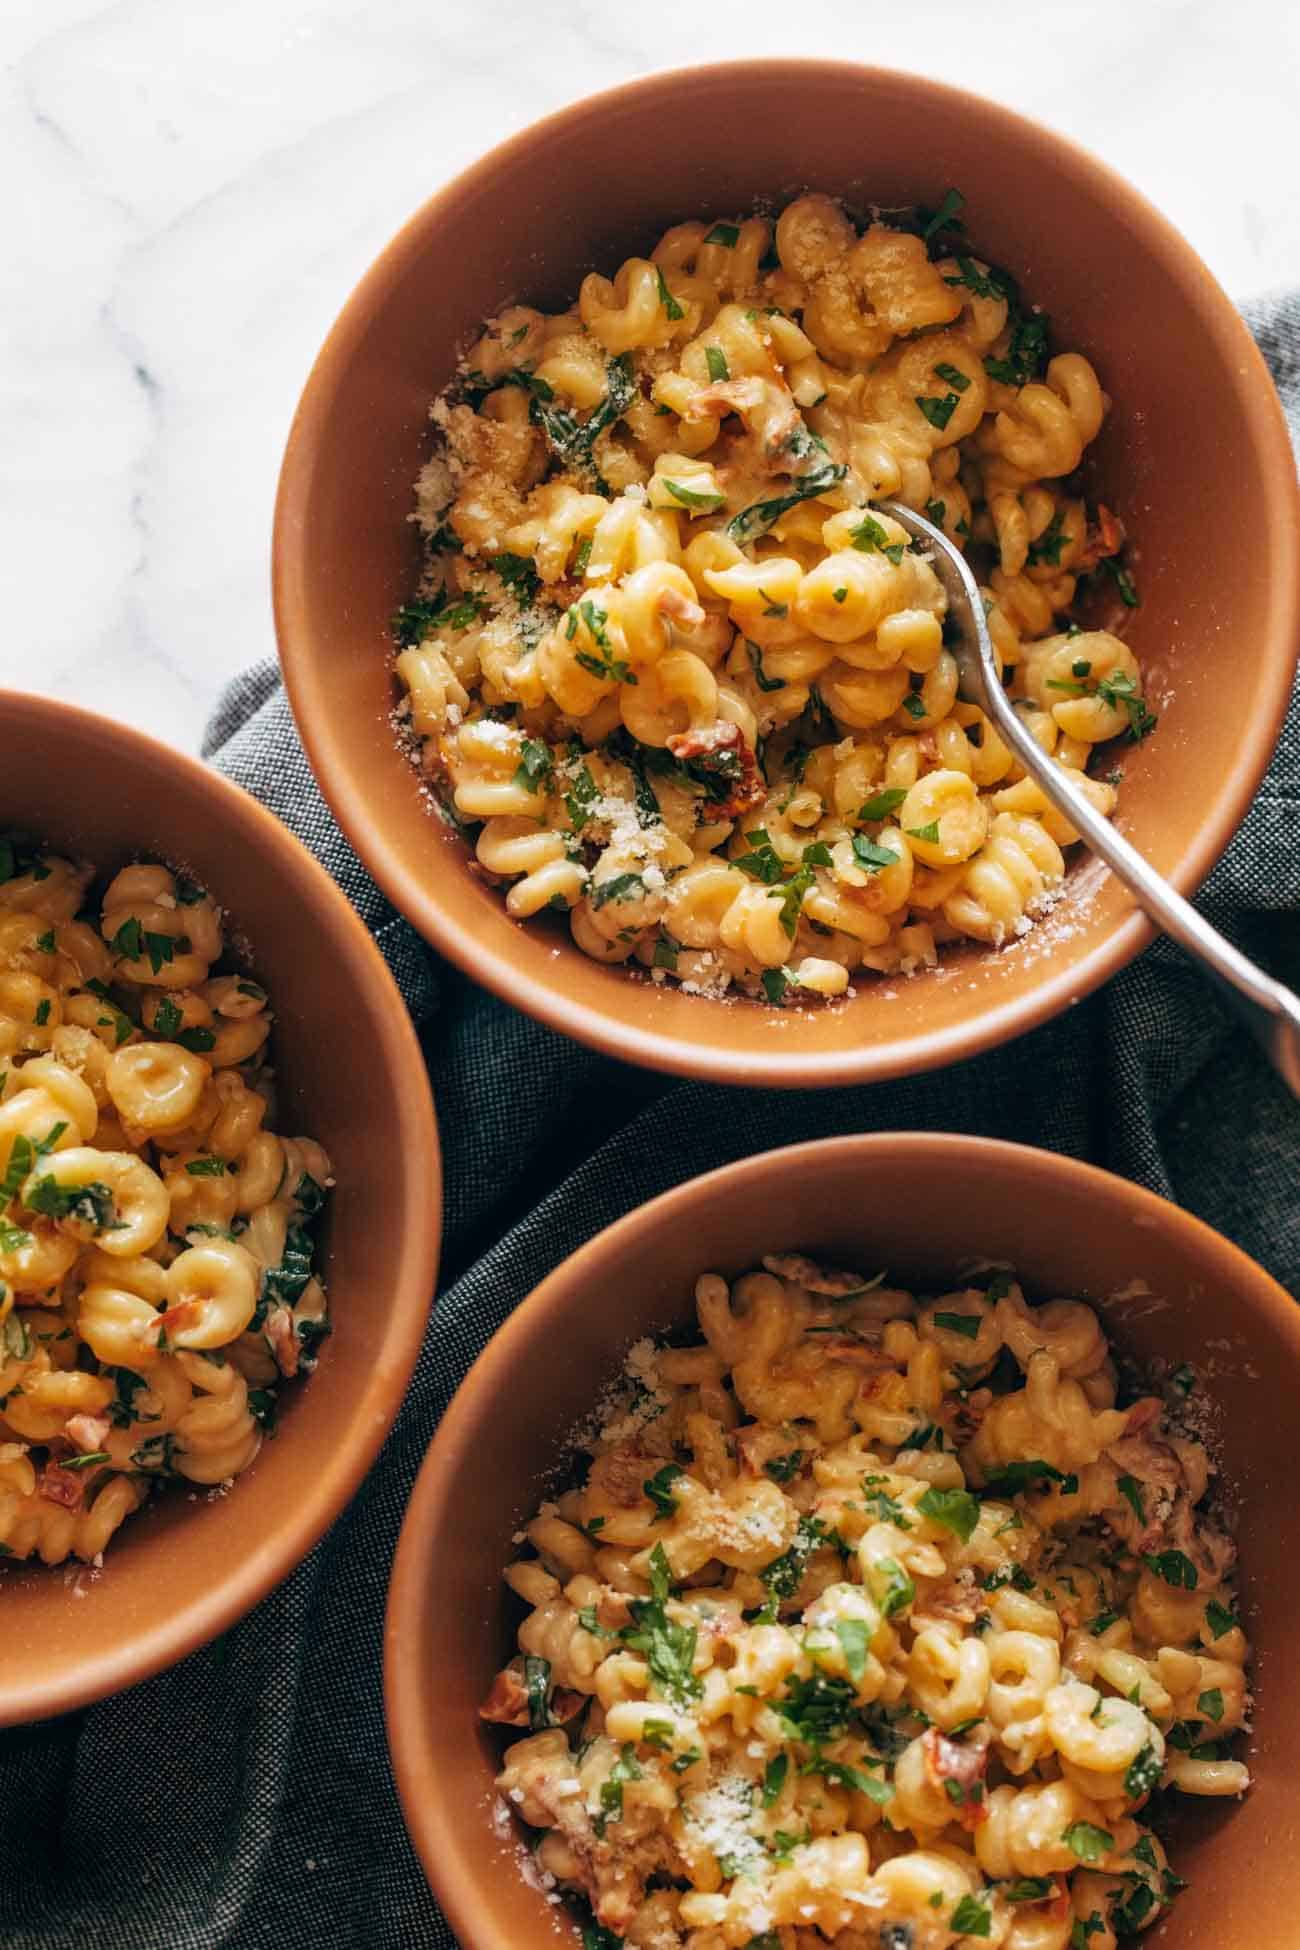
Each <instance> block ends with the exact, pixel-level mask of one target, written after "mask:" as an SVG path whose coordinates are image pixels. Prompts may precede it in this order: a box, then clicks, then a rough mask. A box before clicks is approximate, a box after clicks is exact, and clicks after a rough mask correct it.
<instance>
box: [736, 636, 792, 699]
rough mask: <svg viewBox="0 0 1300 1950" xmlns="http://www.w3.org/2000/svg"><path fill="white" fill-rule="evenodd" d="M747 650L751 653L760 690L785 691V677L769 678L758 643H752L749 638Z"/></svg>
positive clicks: (755, 679) (746, 641) (755, 678)
mask: <svg viewBox="0 0 1300 1950" xmlns="http://www.w3.org/2000/svg"><path fill="white" fill-rule="evenodd" d="M745 649H746V650H747V651H748V653H749V661H750V663H751V664H752V665H753V669H754V682H755V683H756V684H757V685H758V688H759V690H760V691H783V690H784V689H785V679H784V677H769V676H768V674H767V672H766V671H765V670H764V669H763V652H762V651H761V650H760V649H759V647H758V645H757V644H756V643H751V642H750V640H749V638H748V637H746V638H745Z"/></svg>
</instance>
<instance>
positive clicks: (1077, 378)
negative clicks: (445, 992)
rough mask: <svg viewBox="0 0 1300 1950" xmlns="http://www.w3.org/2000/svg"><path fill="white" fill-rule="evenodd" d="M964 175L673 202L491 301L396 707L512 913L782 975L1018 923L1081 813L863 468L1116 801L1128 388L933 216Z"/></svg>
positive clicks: (1126, 727)
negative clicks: (1086, 592) (914, 193)
mask: <svg viewBox="0 0 1300 1950" xmlns="http://www.w3.org/2000/svg"><path fill="white" fill-rule="evenodd" d="M960 202H961V199H960V197H956V196H955V195H950V197H949V198H948V199H946V200H945V207H944V210H943V212H942V213H941V214H940V215H939V216H937V217H936V218H935V219H934V220H933V221H932V222H931V223H930V224H929V225H927V226H925V227H924V234H916V233H915V231H913V230H905V229H901V228H896V227H894V226H892V225H891V224H889V223H887V222H882V221H879V220H876V221H873V222H871V223H870V224H869V226H868V227H867V228H866V229H865V231H864V232H862V233H861V234H860V233H859V231H858V229H857V228H856V227H855V225H854V224H853V223H852V222H851V221H850V219H849V218H848V217H847V216H846V214H845V213H844V211H843V210H842V209H841V208H840V207H839V205H838V204H836V203H834V202H832V201H831V200H830V199H829V198H828V197H825V196H804V197H800V198H799V199H798V201H797V202H794V203H791V204H790V205H789V206H788V207H787V208H786V209H784V210H783V211H782V212H781V214H780V216H779V218H778V219H777V220H776V222H775V224H774V225H773V224H772V223H771V222H769V221H768V220H767V219H766V218H764V217H760V216H752V217H748V218H746V219H744V220H743V221H737V222H734V223H717V224H714V225H713V226H712V227H711V228H710V227H709V226H708V225H707V224H704V223H683V224H679V225H677V226H676V227H675V228H674V229H672V230H670V231H669V232H668V233H667V234H666V235H665V236H664V237H663V238H662V239H661V240H660V242H659V243H658V244H657V245H656V247H655V248H654V250H653V251H652V253H651V255H650V256H649V257H648V258H631V259H629V260H628V261H627V262H626V263H625V264H623V265H622V266H621V268H620V269H619V270H618V272H617V274H616V276H615V277H614V278H613V280H612V281H611V280H609V279H607V278H604V277H602V276H599V275H598V274H596V273H593V274H592V275H591V276H589V277H587V278H586V279H584V281H583V284H582V288H581V291H580V293H579V296H578V301H577V304H576V305H575V306H574V308H573V309H572V310H571V311H568V312H564V313H561V314H558V315H546V314H544V313H542V312H540V311H536V310H534V309H532V308H531V307H529V306H526V305H514V306H511V307H510V308H509V309H507V310H506V311H503V312H502V313H501V315H500V316H499V317H498V318H496V319H494V320H493V321H492V322H491V324H490V325H489V326H488V328H487V330H486V331H485V333H484V335H483V336H482V338H481V339H480V340H479V341H478V343H477V344H476V345H475V346H474V347H473V349H472V351H471V352H470V353H469V355H468V358H467V360H466V362H465V365H464V367H463V368H462V370H461V375H460V378H459V380H458V382H457V384H456V385H455V386H454V387H453V388H452V389H451V390H450V391H449V392H448V393H447V394H445V395H444V396H442V397H441V398H440V399H439V400H438V401H437V402H436V403H435V406H434V409H433V417H434V420H435V423H436V451H435V454H434V456H433V458H432V459H431V460H430V462H429V463H428V465H427V466H426V467H425V469H424V470H423V473H422V474H421V477H420V480H419V483H418V509H417V517H416V518H417V520H418V521H419V522H420V524H421V526H422V528H423V530H424V533H425V536H426V540H427V545H428V557H427V569H426V574H425V579H424V582H423V584H422V588H421V594H420V596H419V598H418V599H417V600H415V601H413V602H411V603H409V604H407V605H406V606H405V607H404V608H403V609H402V610H400V611H399V613H398V615H397V617H396V619H395V621H394V635H395V637H396V639H397V641H398V644H399V646H400V648H399V653H398V656H397V664H396V672H397V676H398V678H399V680H400V682H401V685H402V686H403V689H404V691H405V698H404V700H403V704H402V706H401V711H402V713H403V714H404V717H405V722H406V724H407V727H408V729H409V731H410V733H411V734H412V735H413V737H414V739H415V740H416V741H417V743H418V745H419V748H420V752H421V762H422V764H423V767H424V769H425V771H426V773H427V774H428V775H429V777H430V779H431V781H432V783H433V785H434V788H435V791H436V792H437V793H438V795H439V796H440V798H441V800H442V801H443V802H444V803H446V804H448V805H449V807H450V808H451V810H452V811H453V812H454V815H455V817H456V818H457V820H458V821H459V822H461V823H462V824H463V826H464V827H465V829H466V831H467V832H469V833H471V834H472V836H473V844H474V848H475V853H476V856H477V857H476V863H475V866H476V871H477V872H479V873H480V874H481V875H483V876H485V877H486V878H487V879H489V880H490V881H492V882H493V883H494V884H497V885H500V886H502V887H504V888H505V889H506V893H505V900H506V906H507V909H508V911H509V912H510V913H511V914H512V915H514V916H516V917H517V918H518V919H520V920H524V919H527V918H529V917H531V916H534V915H537V914H539V913H540V912H542V910H546V909H552V908H553V909H557V910H559V911H561V912H564V913H566V914H567V915H568V920H569V926H570V929H571V931H572V935H573V938H574V940H575V941H576V942H577V943H578V945H579V947H581V948H582V949H583V950H584V951H585V952H586V953H587V954H589V955H592V956H594V957H595V958H596V959H598V960H600V961H607V962H623V961H629V960H635V961H636V962H638V963H641V964H643V965H645V966H646V967H648V968H649V969H650V970H651V971H652V972H653V975H654V979H656V980H658V981H666V980H668V979H670V978H676V979H677V980H678V981H680V982H681V983H682V984H683V985H684V986H686V987H688V988H690V989H692V990H698V991H704V992H709V993H720V992H722V991H723V990H725V989H727V988H728V987H731V986H735V987H738V988H740V989H742V990H745V991H747V992H749V993H751V994H756V995H762V996H765V997H766V998H767V999H768V1000H769V1001H773V1002H780V1001H782V1000H784V999H785V998H786V997H787V995H790V996H791V999H793V997H794V994H795V993H800V994H805V995H807V996H814V995H821V996H833V995H839V994H842V993H844V992H845V991H846V989H847V988H848V984H849V978H850V975H851V974H852V973H853V971H855V970H857V969H862V970H865V971H868V972H870V971H878V972H892V971H894V970H903V971H904V972H906V971H909V970H911V969H913V968H915V967H919V966H923V965H926V964H929V963H932V962H933V961H934V960H935V958H936V955H937V952H938V950H939V948H940V947H941V946H942V945H943V944H944V943H945V942H950V941H954V940H958V939H962V938H970V939H974V940H976V941H980V942H988V943H1001V942H1003V941H1006V940H1009V939H1011V938H1013V937H1015V936H1016V935H1018V934H1021V933H1023V932H1024V931H1025V930H1026V928H1027V927H1028V925H1029V919H1030V917H1031V916H1032V915H1033V914H1034V912H1035V911H1036V910H1038V909H1039V908H1041V907H1042V906H1043V905H1044V904H1045V903H1047V902H1049V901H1050V899H1051V897H1052V892H1053V890H1054V889H1055V888H1056V887H1057V886H1058V884H1059V883H1060V881H1061V879H1062V876H1063V874H1064V871H1065V862H1064V852H1063V849H1065V848H1067V847H1068V846H1070V845H1071V844H1072V843H1073V842H1074V840H1075V839H1076V838H1077V835H1076V834H1075V833H1074V831H1073V829H1072V828H1071V827H1070V826H1069V825H1068V824H1067V823H1066V822H1065V821H1064V820H1063V819H1062V818H1061V816H1060V814H1059V813H1057V812H1056V811H1055V810H1054V809H1053V808H1052V807H1051V806H1050V805H1049V803H1048V801H1047V800H1046V798H1045V796H1044V794H1043V793H1042V792H1041V791H1040V790H1039V788H1038V787H1037V786H1036V785H1035V784H1034V782H1033V781H1032V779H1029V778H1028V777H1026V776H1025V774H1024V772H1023V770H1022V769H1021V768H1020V767H1019V766H1018V765H1016V764H1015V763H1014V762H1013V760H1012V757H1011V754H1010V753H1009V752H1008V750H1007V749H1006V747H1005V746H1004V745H1003V744H1002V742H1001V740H1000V739H999V738H998V736H997V734H996V732H995V731H994V730H993V728H992V727H991V725H990V724H989V723H988V722H987V721H986V719H985V717H984V714H983V713H982V712H981V711H980V710H979V709H978V707H976V706H975V705H973V704H968V703H966V702H965V701H963V700H962V699H960V698H959V697H958V695H957V666H956V663H955V661H954V658H953V656H952V654H951V651H950V650H949V648H948V647H947V646H946V643H945V631H944V622H945V600H944V596H943V593H942V590H941V589H940V586H939V582H938V579H937V577H936V575H935V573H934V570H933V568H932V566H931V564H930V562H929V560H928V559H927V557H926V553H925V550H924V549H923V548H918V547H916V546H913V545H911V544H910V542H909V538H908V536H907V535H906V534H905V533H904V531H903V530H902V529H901V528H900V527H898V525H897V524H896V523H893V522H891V521H890V520H889V518H888V517H887V516H885V515H884V514H883V513H881V512H880V511H879V510H878V509H875V508H873V506H872V503H873V502H875V501H876V500H877V499H879V498H881V497H888V496H900V497H901V498H902V499H903V500H905V501H906V502H907V503H908V504H909V505H910V506H912V507H914V508H916V509H918V510H922V511H924V512H926V513H928V514H929V516H930V518H931V520H933V521H934V522H936V523H937V524H939V525H940V526H941V527H942V528H943V529H944V531H945V532H946V533H947V534H948V535H949V536H950V537H951V538H952V539H953V540H955V541H957V542H959V543H960V544H961V545H962V546H963V547H969V548H970V550H971V553H972V558H973V560H974V561H975V563H976V567H977V571H978V573H979V574H980V575H981V577H982V578H983V584H984V587H983V595H984V600H985V604H986V607H987V610H988V616H989V623H990V627H991V630H992V634H993V638H994V641H995V644H996V646H997V650H998V654H999V656H1000V657H1001V660H1002V664H1003V668H1004V671H1005V674H1006V678H1007V681H1008V684H1009V688H1010V694H1011V696H1012V697H1013V698H1014V700H1015V703H1016V708H1017V709H1018V710H1019V711H1020V712H1021V714H1022V715H1023V717H1024V720H1025V723H1026V724H1027V725H1028V726H1029V727H1030V728H1031V729H1032V731H1033V734H1034V736H1035V737H1036V738H1037V739H1038V740H1039V742H1040V743H1041V744H1042V746H1043V748H1044V750H1045V751H1047V752H1050V753H1051V754H1052V755H1053V757H1054V758H1055V759H1056V760H1057V761H1058V762H1059V763H1060V764H1061V765H1063V766H1064V767H1065V768H1066V769H1067V771H1068V772H1069V773H1070V774H1071V776H1072V777H1073V778H1074V779H1075V781H1076V782H1077V783H1081V785H1082V789H1083V790H1085V791H1086V793H1087V796H1088V798H1089V799H1090V800H1091V801H1092V803H1093V804H1094V805H1096V806H1097V807H1098V808H1099V809H1101V810H1103V811H1107V812H1108V811H1109V810H1110V809H1111V807H1112V805H1113V804H1114V800H1115V786H1114V783H1113V777H1112V778H1108V779H1102V778H1091V777H1089V776H1088V775H1087V770H1086V768H1087V766H1088V763H1089V760H1090V757H1091V755H1092V753H1093V750H1094V748H1095V747H1096V746H1098V745H1100V744H1104V743H1105V742H1106V741H1108V740H1110V739H1113V738H1115V737H1116V736H1117V734H1119V733H1121V732H1126V733H1129V734H1131V735H1133V736H1135V737H1136V736H1141V735H1142V734H1143V733H1145V731H1147V730H1148V729H1150V727H1151V726H1152V725H1153V724H1154V722H1155V720H1154V718H1153V716H1152V715H1151V713H1150V712H1149V711H1148V709H1147V707H1146V705H1145V703H1144V701H1143V699H1142V696H1141V692H1140V689H1139V682H1140V678H1139V671H1138V665H1137V660H1136V658H1135V657H1134V655H1133V652H1132V650H1131V649H1130V648H1129V646H1128V644H1127V643H1126V642H1125V641H1124V639H1123V637H1122V636H1121V635H1120V634H1118V633H1117V630H1118V628H1119V627H1121V626H1120V625H1119V623H1118V619H1119V618H1121V617H1122V616H1124V615H1125V614H1126V613H1127V612H1126V609H1125V605H1126V604H1127V605H1132V604H1135V603H1136V601H1137V597H1136V593H1135V591H1134V589H1133V585H1132V582H1131V580H1130V578H1129V577H1128V575H1127V573H1126V572H1125V571H1124V570H1122V569H1121V568H1119V566H1118V562H1117V554H1118V551H1119V550H1120V548H1121V547H1122V544H1123V539H1124V537H1123V529H1122V527H1121V525H1120V523H1119V522H1118V520H1117V519H1116V518H1115V516H1114V515H1113V514H1111V512H1110V511H1109V510H1108V509H1106V508H1104V507H1100V506H1099V507H1097V508H1095V509H1093V510H1089V508H1088V507H1087V506H1086V504H1085V501H1084V499H1083V494H1082V490H1081V488H1080V486H1079V484H1078V481H1077V479H1076V478H1075V477H1076V470H1077V469H1078V467H1079V464H1080V460H1081V458H1082V455H1083V453H1084V450H1085V448H1086V447H1087V445H1088V443H1089V442H1090V441H1091V440H1092V439H1093V438H1094V436H1095V435H1096V434H1097V432H1098V430H1099V428H1100V426H1101V424H1102V420H1103V417H1104V415H1105V412H1106V410H1107V407H1108V405H1109V401H1108V399H1107V396H1106V395H1105V393H1103V391H1102V389H1101V384H1100V381H1099V380H1098V377H1097V374H1096V373H1095V372H1094V371H1093V368H1092V367H1091V365H1090V364H1089V363H1088V361H1087V359H1086V358H1084V357H1082V356H1081V355H1080V354H1079V353H1077V352H1072V351H1065V352H1060V353H1057V354H1056V355H1055V356H1052V355H1051V353H1050V348H1049V337H1048V324H1047V320H1046V319H1045V318H1044V317H1043V316H1042V315H1041V314H1040V313H1037V312H1034V311H1032V310H1029V309H1026V308H1025V307H1024V306H1023V305H1022V303H1021V301H1020V299H1019V297H1018V295H1017V293H1016V289H1015V286H1014V284H1013V283H1012V281H1011V280H1010V279H1009V278H1008V277H1007V276H1006V275H1005V273H1003V272H1001V271H998V270H995V269H993V268H991V267H990V266H989V265H988V264H986V263H985V262H984V261H983V260H982V259H980V258H977V257H974V256H971V255H968V254H967V251H966V248H965V246H964V245H963V244H961V243H960V242H959V241H958V242H952V241H951V240H952V239H953V238H954V236H955V233H956V232H957V231H959V230H960V224H959V223H957V222H956V221H955V214H954V213H955V208H956V207H959V206H960ZM1100 568H1106V569H1109V570H1110V571H1111V572H1112V578H1113V579H1110V578H1106V577H1097V578H1096V580H1095V581H1094V583H1092V584H1090V585H1089V586H1090V587H1092V588H1094V589H1096V590H1100V589H1102V588H1103V587H1104V588H1105V589H1106V590H1108V591H1109V592H1110V595H1111V596H1112V597H1114V599H1115V600H1114V601H1113V602H1109V603H1107V601H1105V600H1100V601H1095V602H1093V603H1092V605H1091V610H1092V611H1093V612H1095V613H1094V614H1093V615H1092V616H1091V618H1090V622H1089V626H1088V627H1086V628H1083V627H1081V626H1080V625H1079V624H1078V623H1077V622H1075V621H1072V620H1067V618H1068V612H1069V611H1070V610H1071V608H1072V605H1073V604H1074V602H1075V596H1076V589H1077V587H1078V583H1079V579H1080V577H1082V576H1085V575H1089V574H1090V573H1091V572H1094V571H1097V570H1098V569H1100Z"/></svg>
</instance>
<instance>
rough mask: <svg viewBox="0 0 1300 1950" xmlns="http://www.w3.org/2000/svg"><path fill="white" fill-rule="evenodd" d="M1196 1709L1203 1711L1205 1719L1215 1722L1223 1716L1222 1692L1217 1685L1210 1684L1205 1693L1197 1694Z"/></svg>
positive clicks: (1199, 1711)
mask: <svg viewBox="0 0 1300 1950" xmlns="http://www.w3.org/2000/svg"><path fill="white" fill-rule="evenodd" d="M1196 1710H1197V1712H1198V1713H1203V1714H1204V1715H1205V1718H1206V1719H1207V1720H1214V1721H1216V1722H1217V1721H1219V1720H1221V1719H1222V1718H1223V1694H1222V1693H1221V1692H1220V1691H1219V1688H1218V1687H1217V1686H1211V1688H1210V1690H1209V1691H1208V1692H1207V1693H1202V1694H1201V1695H1200V1696H1199V1698H1198V1699H1197V1702H1196Z"/></svg>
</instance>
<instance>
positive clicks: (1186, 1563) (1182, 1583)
mask: <svg viewBox="0 0 1300 1950" xmlns="http://www.w3.org/2000/svg"><path fill="white" fill-rule="evenodd" d="M1142 1562H1143V1563H1144V1564H1145V1565H1146V1566H1147V1568H1148V1569H1149V1570H1152V1571H1154V1572H1155V1574H1156V1576H1157V1577H1158V1578H1163V1579H1164V1581H1165V1583H1166V1584H1171V1585H1173V1586H1174V1588H1175V1590H1179V1591H1195V1589H1196V1586H1197V1583H1198V1579H1197V1575H1196V1566H1195V1565H1194V1564H1193V1563H1192V1560H1191V1558H1190V1557H1188V1556H1186V1555H1185V1554H1184V1552H1182V1551H1156V1552H1154V1553H1153V1554H1152V1553H1148V1552H1146V1551H1144V1552H1143V1553H1142Z"/></svg>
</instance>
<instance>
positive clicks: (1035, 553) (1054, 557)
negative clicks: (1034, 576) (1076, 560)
mask: <svg viewBox="0 0 1300 1950" xmlns="http://www.w3.org/2000/svg"><path fill="white" fill-rule="evenodd" d="M1064 519H1065V517H1064V515H1063V513H1062V512H1061V510H1060V509H1059V508H1058V510H1057V512H1056V513H1055V514H1054V515H1053V516H1052V519H1051V520H1050V521H1049V522H1048V524H1047V526H1046V528H1045V529H1044V530H1043V532H1042V534H1041V535H1040V536H1039V537H1038V540H1037V541H1036V542H1031V543H1030V544H1029V553H1028V555H1027V556H1026V557H1025V560H1026V562H1028V563H1029V564H1030V566H1031V567H1033V566H1036V565H1037V564H1038V563H1040V562H1050V564H1051V565H1052V567H1053V568H1054V569H1059V568H1060V566H1061V550H1062V549H1063V548H1064V547H1065V545H1066V543H1067V542H1068V541H1069V539H1070V538H1069V536H1068V535H1067V534H1066V532H1065V530H1064V528H1063V526H1062V523H1063V521H1064Z"/></svg>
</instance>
